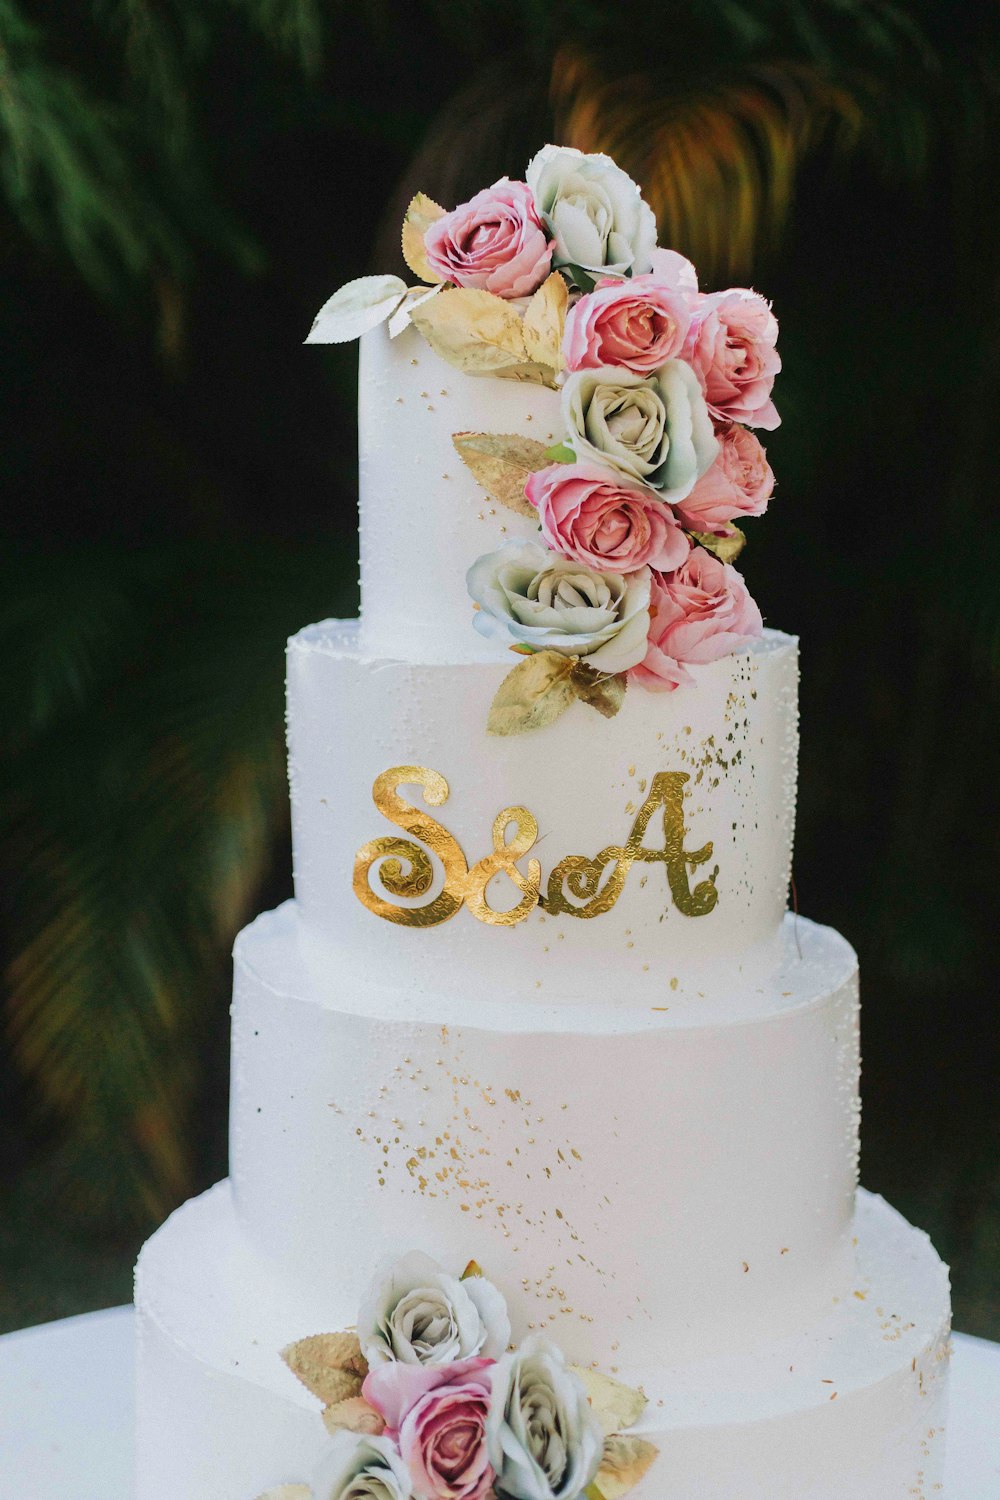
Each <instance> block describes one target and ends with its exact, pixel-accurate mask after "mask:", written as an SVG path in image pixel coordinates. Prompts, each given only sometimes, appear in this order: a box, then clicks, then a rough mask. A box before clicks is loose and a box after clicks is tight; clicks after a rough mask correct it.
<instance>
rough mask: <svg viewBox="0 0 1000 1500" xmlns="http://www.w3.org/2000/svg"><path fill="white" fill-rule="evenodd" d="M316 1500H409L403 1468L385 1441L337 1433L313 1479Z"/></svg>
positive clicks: (408, 1483)
mask: <svg viewBox="0 0 1000 1500" xmlns="http://www.w3.org/2000/svg"><path fill="white" fill-rule="evenodd" d="M313 1493H314V1495H315V1496H316V1500H410V1497H411V1496H412V1494H413V1490H412V1488H411V1485H410V1476H409V1474H408V1473H407V1471H406V1465H405V1464H404V1463H403V1460H402V1459H401V1458H400V1456H399V1454H398V1453H397V1452H396V1450H395V1448H394V1447H393V1445H392V1443H390V1442H389V1440H388V1438H384V1437H357V1436H356V1435H355V1434H354V1433H353V1432H338V1433H337V1435H336V1437H335V1438H334V1440H333V1442H332V1443H331V1445H330V1447H329V1448H328V1449H327V1450H326V1452H325V1453H324V1455H323V1459H322V1461H321V1463H320V1464H319V1467H318V1468H317V1469H316V1472H315V1474H314V1475H313Z"/></svg>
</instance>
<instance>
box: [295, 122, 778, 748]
mask: <svg viewBox="0 0 1000 1500" xmlns="http://www.w3.org/2000/svg"><path fill="white" fill-rule="evenodd" d="M526 176H527V180H526V181H525V182H512V181H510V180H509V179H507V178H501V179H500V181H499V182H496V183H494V184H493V186H492V187H490V188H486V189H484V191H483V192H481V193H477V194H476V196H475V197H474V198H471V199H470V200H469V202H468V203H463V204H461V205H459V207H458V208H455V209H453V210H452V211H451V212H450V213H447V212H445V210H444V209H442V208H441V207H439V205H438V204H436V203H433V202H432V201H431V200H430V199H429V198H427V197H426V196H425V195H423V194H418V195H417V196H416V197H415V198H414V199H413V201H412V203H411V204H410V206H409V209H408V210H407V214H406V219H405V222H404V224H403V235H402V244H403V255H404V258H405V259H406V262H407V265H408V266H409V267H410V269H411V270H412V271H413V273H414V274H415V275H416V276H417V277H419V279H420V282H421V283H422V284H421V285H420V286H417V287H409V288H408V287H407V285H406V283H405V282H403V281H401V280H400V279H399V278H398V277H395V276H372V277H364V278H362V279H361V280H359V281H353V282H350V283H348V285H347V286H345V287H342V288H341V290H340V291H339V292H337V293H336V294H335V296H334V297H332V298H331V299H330V301H329V302H328V303H327V304H326V305H325V307H324V308H323V309H322V310H321V312H320V314H319V316H318V317H317V319H316V322H315V324H314V326H313V330H312V332H311V333H310V335H309V340H307V342H317V343H325V342H339V341H342V340H345V339H350V338H356V337H359V336H360V334H362V333H363V332H365V331H366V330H368V329H369V328H372V327H375V326H377V325H378V324H379V323H380V322H383V321H388V328H389V333H390V336H392V337H395V336H396V335H398V334H399V333H401V332H402V331H403V329H405V328H406V327H407V326H409V325H410V324H411V323H412V324H413V326H414V327H415V328H416V329H417V330H418V331H419V332H420V333H421V334H422V335H423V337H424V338H425V339H426V340H427V342H428V343H429V344H430V345H431V347H432V348H433V349H434V350H435V352H436V353H437V354H438V355H440V356H441V358H443V359H445V360H447V361H448V362H449V363H450V364H452V365H454V366H456V367H457V368H458V369H460V370H462V371H463V372H464V373H466V374H468V375H479V376H482V375H492V376H494V377H497V378H500V379H513V380H522V381H531V382H536V383H538V384H541V385H545V386H548V387H550V388H552V389H554V390H559V392H560V402H561V420H562V426H563V436H562V439H561V441H560V442H558V443H556V444H555V445H553V446H551V447H545V446H544V445H543V444H542V443H539V442H537V441H535V440H534V439H531V438H528V437H523V436H515V435H511V434H502V433H473V432H462V433H456V434H455V435H454V443H455V447H456V449H457V451H458V453H459V455H460V456H461V458H462V459H463V460H464V462H465V463H466V464H467V465H468V467H469V468H470V469H471V471H472V472H473V474H474V475H475V476H476V479H477V481H478V482H479V484H480V485H481V486H482V488H483V489H484V490H485V491H486V492H487V493H488V494H489V495H490V496H491V498H492V499H493V500H494V501H496V502H497V503H499V504H502V505H504V506H506V507H507V508H509V509H511V510H513V511H515V512H517V513H518V514H520V515H522V516H527V517H530V518H531V519H532V520H533V521H534V522H535V523H536V524H537V526H538V531H539V537H538V540H518V541H510V542H507V543H506V544H505V545H503V546H501V547H499V548H497V550H496V551H493V552H490V553H488V554H486V555H485V556H484V557H481V558H479V560H478V561H477V562H475V563H474V564H473V566H472V567H471V568H470V570H469V573H468V580H467V582H468V589H469V593H470V595H471V597H472V600H473V602H474V606H475V615H474V624H475V628H476V629H477V630H478V631H479V633H480V634H481V635H483V636H485V637H486V638H487V639H490V640H497V641H503V642H505V643H506V644H508V646H509V648H510V649H511V650H512V651H514V652H516V653H517V654H518V655H519V656H521V657H522V658H523V660H522V661H521V662H519V664H518V665H517V666H516V667H515V668H514V670H513V671H512V672H511V673H509V675H508V676H507V677H506V678H505V679H504V681H503V683H502V684H501V686H500V689H499V691H498V693H497V695H496V698H495V699H494V702H493V706H492V708H491V710H490V716H489V728H490V730H491V732H493V733H495V734H515V733H520V732H522V731H524V730H527V729H535V728H539V727H541V726H542V725H544V724H548V723H550V722H551V721H552V720H553V719H555V718H556V717H557V716H558V715H559V714H561V713H562V712H564V710H565V709H566V708H568V707H569V705H570V704H571V703H572V702H573V701H574V700H576V699H579V700H581V701H582V702H585V703H588V704H590V705H591V706H592V707H594V708H597V709H598V710H599V711H600V712H601V713H603V714H604V715H605V716H607V717H611V716H612V715H613V714H615V713H617V712H618V709H619V708H620V707H621V704H622V702H623V700H624V695H625V691H626V688H627V686H628V685H629V684H630V683H631V684H634V685H636V686H638V687H641V688H644V689H647V690H650V691H654V692H672V691H674V690H675V689H677V688H680V687H687V686H690V685H692V684H693V683H694V681H695V679H694V677H693V676H692V674H691V672H690V671H689V670H688V669H689V668H690V667H697V666H699V665H703V664H705V663H707V662H710V661H714V660H716V659H717V658H719V657H722V656H728V655H729V654H730V653H732V652H734V651H738V650H740V649H741V648H742V647H744V646H746V645H747V644H748V643H749V642H750V641H752V640H753V639H754V638H755V637H758V636H760V635H761V633H762V631H763V622H762V620H761V614H760V610H759V609H758V608H757V605H756V604H755V603H754V601H753V599H752V598H751V596H750V594H749V592H748V590H747V587H746V584H745V583H744V581H743V579H742V577H741V576H740V574H739V573H738V572H737V571H736V569H735V568H734V567H733V563H734V561H735V559H736V558H737V557H738V555H739V553H740V551H741V550H742V547H743V544H744V534H743V532H742V531H741V530H740V529H739V527H738V526H737V525H736V524H735V523H736V521H738V520H741V519H742V518H744V517H749V516H759V515H763V513H764V511H765V510H766V509H767V504H768V501H769V499H770V497H771V493H772V490H773V488H774V474H773V472H772V470H771V467H770V465H769V464H768V461H767V455H766V452H765V450H764V448H763V446H762V444H761V442H760V440H759V438H758V437H757V435H756V432H755V430H754V429H763V430H765V431H767V430H771V429H773V428H775V427H777V426H778V423H779V420H780V419H779V417H778V413H777V411H776V409H775V406H774V402H773V400H772V387H773V385H774V377H775V375H776V374H777V372H778V371H779V369H780V368H781V360H780V358H779V356H778V353H777V349H776V347H775V346H776V342H777V333H778V325H777V321H776V319H775V317H774V315H773V313H772V312H771V309H770V306H769V304H768V303H767V302H766V301H765V300H764V298H763V297H761V296H760V295H759V294H758V293H756V292H753V291H749V290H747V289H746V288H743V287H734V288H730V289H729V290H727V291H722V292H703V291H701V290H700V289H699V286H698V278H697V275H696V273H695V270H694V267H693V266H692V265H691V263H690V261H688V260H686V259H685V258H684V257H683V256H681V255H679V254H677V252H675V251H672V250H666V249H660V248H658V247H657V244H656V221H655V219H654V216H653V211H652V209H651V208H650V207H649V205H648V204H647V203H646V202H645V201H644V200H643V198H642V195H641V193H640V191H639V188H638V187H637V186H636V184H635V183H634V182H633V181H632V180H631V178H629V177H628V176H627V175H626V174H625V173H624V172H623V171H622V170H621V168H620V167H618V166H617V165H616V164H615V162H613V161H612V160H611V159H610V158H609V157H607V156H601V155H585V154H583V153H581V152H579V151H575V150H572V149H570V148H568V147H557V146H545V147H543V149H542V150H541V151H540V152H539V153H538V154H537V156H535V157H534V159H533V160H532V161H531V163H530V164H529V166H528V170H527V174H526Z"/></svg>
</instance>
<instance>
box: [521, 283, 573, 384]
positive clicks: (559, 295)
mask: <svg viewBox="0 0 1000 1500" xmlns="http://www.w3.org/2000/svg"><path fill="white" fill-rule="evenodd" d="M568 306H569V289H568V288H567V286H566V282H565V280H564V279H563V277H562V276H560V274H559V272H558V271H553V272H552V275H551V276H548V277H546V279H545V280H544V281H543V282H542V284H541V286H540V287H539V288H538V290H537V292H535V294H534V295H533V297H532V298H531V301H530V302H529V303H528V305H527V307H526V308H525V310H524V347H525V351H526V353H527V355H528V358H529V359H530V360H532V361H533V362H534V363H535V364H539V365H550V366H551V367H552V369H554V370H560V369H562V365H563V356H562V341H563V329H564V328H565V326H566V309H567V307H568Z"/></svg>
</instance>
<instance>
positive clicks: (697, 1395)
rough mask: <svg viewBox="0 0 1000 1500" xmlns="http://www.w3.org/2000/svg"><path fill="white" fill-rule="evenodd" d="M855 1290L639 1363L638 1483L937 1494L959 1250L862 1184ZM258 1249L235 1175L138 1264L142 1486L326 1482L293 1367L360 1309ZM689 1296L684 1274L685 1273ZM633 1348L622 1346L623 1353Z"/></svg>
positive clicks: (691, 1493) (822, 1494)
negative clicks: (651, 1450) (696, 1356)
mask: <svg viewBox="0 0 1000 1500" xmlns="http://www.w3.org/2000/svg"><path fill="white" fill-rule="evenodd" d="M856 1239H857V1261H856V1269H855V1278H854V1279H855V1283H856V1284H855V1287H854V1290H853V1293H852V1294H849V1295H848V1296H847V1297H846V1298H845V1299H840V1300H838V1301H837V1302H834V1300H833V1299H832V1298H831V1301H830V1305H829V1307H828V1309H827V1311H826V1313H825V1314H824V1316H823V1317H822V1318H821V1319H820V1320H819V1321H818V1322H817V1323H816V1324H815V1325H814V1326H813V1327H811V1328H809V1329H803V1330H801V1331H800V1332H798V1333H795V1334H788V1335H785V1336H783V1337H782V1338H779V1339H775V1340H773V1341H769V1342H768V1341H765V1342H763V1343H762V1344H761V1345H759V1346H758V1347H757V1348H756V1349H755V1350H753V1351H752V1352H750V1353H748V1354H746V1355H744V1356H742V1357H740V1358H733V1357H728V1358H727V1357H719V1358H715V1359H700V1360H694V1361H691V1362H688V1363H686V1364H674V1365H670V1366H663V1367H660V1368H656V1369H649V1368H646V1369H643V1370H633V1369H629V1368H625V1367H623V1368H622V1370H621V1373H620V1376H619V1378H622V1379H626V1380H633V1381H636V1382H641V1384H642V1385H643V1389H644V1391H645V1393H646V1395H647V1396H648V1398H649V1404H648V1406H647V1409H646V1412H645V1413H644V1416H643V1418H642V1421H641V1424H640V1429H639V1430H641V1432H642V1433H643V1435H644V1436H645V1437H647V1438H648V1439H649V1440H650V1441H652V1442H653V1443H655V1444H656V1445H657V1447H658V1448H659V1450H660V1456H659V1458H658V1459H657V1461H656V1463H655V1464H654V1466H653V1468H652V1469H651V1470H650V1472H649V1474H648V1475H647V1477H646V1478H645V1479H644V1480H643V1481H642V1482H641V1483H640V1485H639V1487H638V1488H637V1489H635V1490H634V1491H633V1492H632V1494H633V1496H634V1500H730V1497H732V1496H734V1495H739V1497H740V1500H764V1497H767V1500H843V1497H844V1496H845V1495H850V1497H851V1500H912V1497H913V1496H918V1497H922V1500H932V1497H933V1496H935V1495H937V1494H938V1493H939V1492H940V1486H941V1484H942V1482H943V1480H942V1474H943V1459H944V1436H943V1434H944V1427H945V1421H946V1401H947V1355H948V1351H949V1342H948V1333H949V1289H948V1277H947V1271H946V1269H945V1267H944V1266H943V1265H942V1264H941V1262H940V1261H939V1259H938V1257H937V1256H936V1254H935V1253H934V1251H933V1249H932V1247H931V1245H930V1242H929V1241H928V1240H927V1237H926V1236H925V1235H923V1234H922V1233H920V1232H919V1231H917V1230H914V1229H912V1228H911V1227H910V1226H909V1225H908V1224H907V1223H906V1222H905V1220H903V1219H902V1218H901V1217H900V1216H899V1215H898V1214H897V1213H896V1212H895V1211H894V1210H893V1209H891V1208H890V1207H889V1206H888V1205H887V1204H885V1203H884V1202H883V1200H881V1199H879V1198H876V1197H871V1196H869V1195H867V1194H864V1193H862V1194H859V1202H858V1216H857V1225H856ZM330 1264H331V1284H330V1292H329V1295H328V1297H327V1298H325V1299H324V1298H322V1297H320V1298H317V1299H315V1300H313V1301H311V1302H310V1301H305V1300H303V1299H302V1298H301V1297H298V1296H295V1295H293V1294H292V1292H291V1290H290V1289H289V1287H288V1285H287V1283H283V1282H282V1281H281V1279H280V1278H279V1277H277V1276H276V1275H275V1274H274V1272H273V1269H272V1268H271V1267H269V1266H267V1265H266V1264H265V1263H263V1262H262V1261H261V1260H260V1259H259V1258H258V1257H256V1256H255V1255H254V1254H253V1253H252V1252H251V1251H250V1250H249V1249H248V1247H247V1246H246V1244H245V1241H244V1240H243V1237H242V1235H241V1233H240V1230H239V1227H238V1224H237V1220H236V1217H235V1214H234V1211H233V1205H232V1197H231V1194H230V1190H229V1187H228V1184H226V1183H222V1184H220V1185H219V1186H217V1187H216V1188H213V1189H212V1190H210V1191H209V1192H208V1193H207V1194H205V1195H203V1196H202V1197H201V1198H198V1199H194V1200H192V1201H191V1202H190V1203H188V1204H186V1205H185V1206H184V1207H183V1208H182V1209H180V1210H178V1211H177V1213H175V1214H174V1215H173V1216H172V1217H171V1218H170V1219H169V1220H168V1221H167V1223H166V1224H165V1225H164V1226H163V1227H162V1228H161V1229H160V1230H159V1231H158V1232H157V1234H156V1235H154V1236H153V1238H152V1239H151V1240H150V1241H149V1242H148V1243H147V1245H146V1246H145V1248H144V1250H143V1252H142V1255H141V1256H140V1260H139V1265H138V1268H137V1275H136V1307H137V1313H138V1330H139V1338H138V1437H137V1469H138V1471H137V1490H136V1493H137V1500H175V1497H176V1496H178V1495H183V1496H184V1500H254V1497H255V1496H257V1495H258V1494H259V1493H260V1492H261V1491H262V1490H264V1489H267V1488H268V1487H270V1486H273V1485H280V1484H285V1483H293V1482H301V1481H307V1480H308V1478H309V1474H310V1471H311V1469H312V1468H313V1466H314V1465H315V1464H316V1462H317V1461H318V1460H319V1458H320V1457H321V1455H322V1453H323V1451H324V1448H325V1446H326V1444H327V1443H328V1442H329V1438H328V1437H327V1435H326V1433H325V1431H324V1429H323V1425H322V1422H321V1420H320V1416H319V1403H318V1402H316V1401H315V1400H314V1398H312V1397H311V1396H310V1395H309V1394H308V1393H307V1392H306V1391H305V1390H304V1388H303V1387H301V1386H300V1385H299V1384H298V1382H297V1381H296V1380H295V1378H294V1377H293V1376H292V1375H291V1373H290V1372H289V1371H288V1370H287V1369H286V1368H285V1366H284V1365H283V1363H282V1361H281V1359H280V1357H279V1351H280V1349H281V1348H283V1347H285V1346H286V1345H287V1344H288V1343H290V1342H292V1341H293V1340H295V1339H296V1338H299V1337H304V1336H307V1335H309V1334H312V1333H316V1332H320V1331H330V1329H331V1328H335V1327H339V1326H341V1320H343V1319H344V1317H345V1313H344V1305H343V1298H342V1296H341V1295H340V1294H339V1290H338V1287H337V1283H336V1277H337V1264H336V1261H335V1259H331V1263H330ZM678 1295H680V1296H682V1295H683V1289H679V1290H678ZM613 1358H614V1356H613V1355H612V1354H611V1352H610V1348H609V1353H608V1363H607V1364H606V1365H605V1368H608V1366H609V1365H610V1363H611V1361H612V1360H613Z"/></svg>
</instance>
